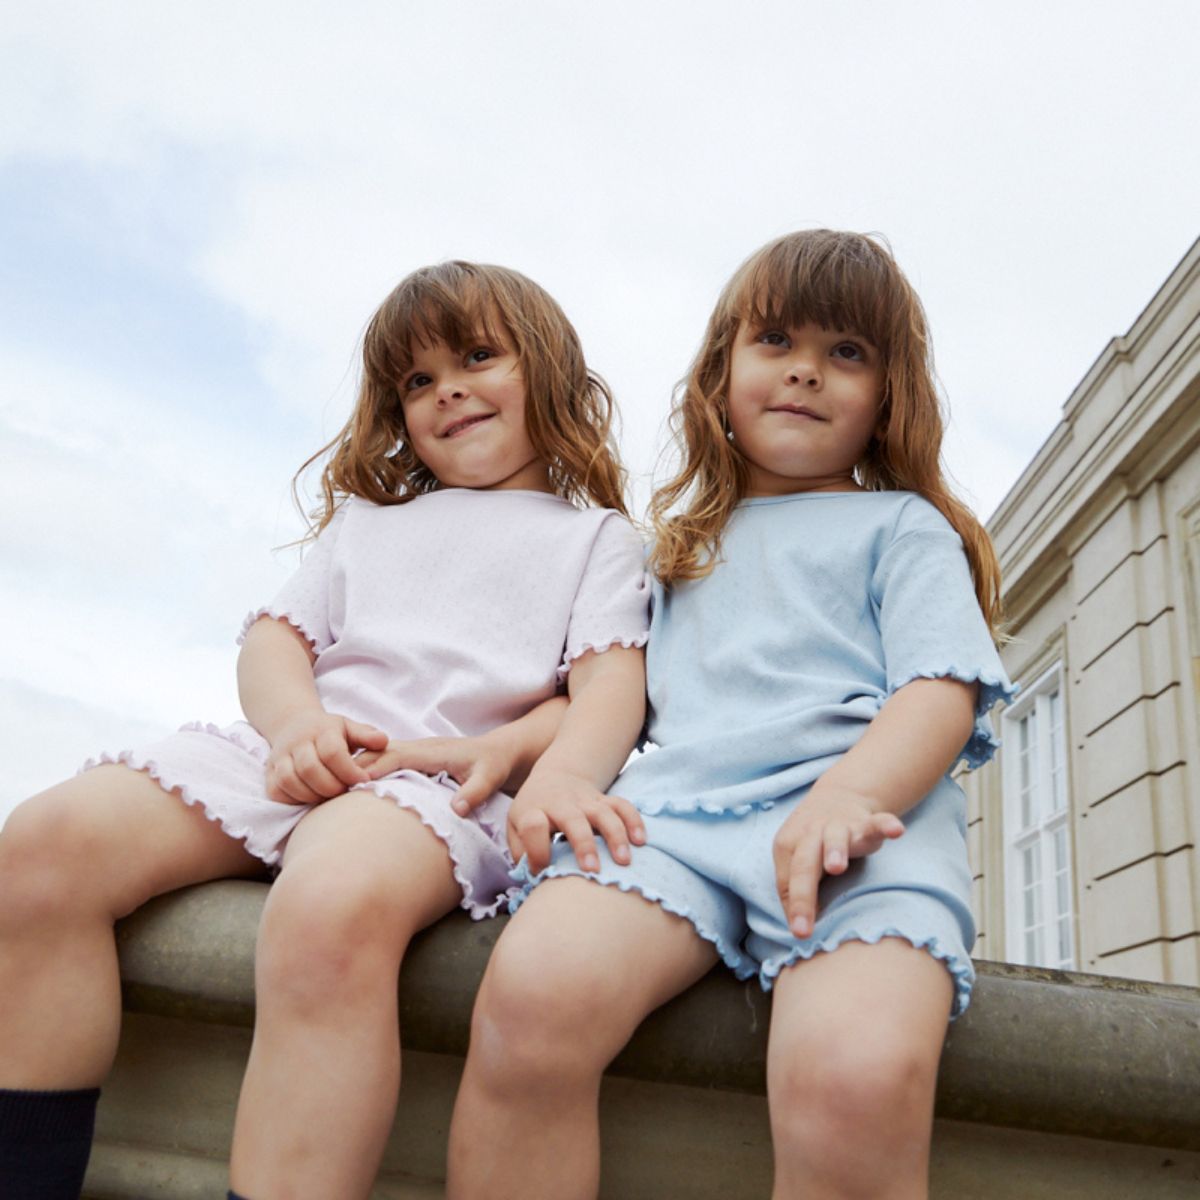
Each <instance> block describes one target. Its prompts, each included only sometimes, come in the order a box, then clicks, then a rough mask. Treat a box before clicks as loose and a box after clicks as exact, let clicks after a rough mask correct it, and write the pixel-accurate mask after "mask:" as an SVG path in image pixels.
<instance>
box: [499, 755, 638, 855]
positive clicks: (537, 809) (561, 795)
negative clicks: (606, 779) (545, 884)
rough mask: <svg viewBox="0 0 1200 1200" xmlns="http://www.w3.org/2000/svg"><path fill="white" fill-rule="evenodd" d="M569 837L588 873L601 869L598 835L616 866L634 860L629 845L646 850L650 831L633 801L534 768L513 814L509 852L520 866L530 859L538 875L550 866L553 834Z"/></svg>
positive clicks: (557, 772)
mask: <svg viewBox="0 0 1200 1200" xmlns="http://www.w3.org/2000/svg"><path fill="white" fill-rule="evenodd" d="M555 830H557V831H558V832H559V833H561V834H563V835H565V837H566V839H567V841H568V842H570V843H571V849H572V850H574V851H575V857H576V858H577V859H578V860H579V865H580V866H581V867H582V868H583V869H584V870H585V871H598V870H600V855H599V852H598V851H597V849H596V838H595V834H597V833H599V834H601V835H602V836H603V838H604V841H605V844H606V845H607V846H608V852H609V854H611V855H612V857H613V859H614V861H616V862H618V863H621V864H622V865H623V866H624V865H628V863H629V860H630V850H629V843H630V842H632V843H633V844H634V845H636V846H640V845H642V844H643V843H644V842H645V840H646V827H645V826H644V825H643V824H642V817H641V814H640V813H639V812H638V810H637V809H636V808H634V807H633V805H632V804H630V803H629V801H628V800H623V799H622V798H621V797H620V796H606V795H604V793H603V792H600V791H598V790H597V788H596V786H595V785H594V784H593V783H591V782H589V781H588V780H586V779H584V778H582V777H581V776H578V775H572V774H571V773H570V772H569V771H562V770H557V769H555V768H546V769H538V768H536V767H535V768H534V770H533V773H532V774H531V775H530V776H529V779H528V781H527V782H526V783H525V786H524V787H522V788H521V790H520V791H519V792H518V793H517V797H516V799H515V800H514V801H513V803H512V808H510V809H509V812H508V848H509V849H510V850H511V851H512V856H513V859H514V860H515V861H517V862H519V861H520V860H521V856H522V855H528V856H529V867H530V870H533V871H541V870H544V869H545V868H546V867H547V866H549V864H550V835H551V833H553V832H554V831H555Z"/></svg>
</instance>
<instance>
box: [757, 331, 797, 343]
mask: <svg viewBox="0 0 1200 1200" xmlns="http://www.w3.org/2000/svg"><path fill="white" fill-rule="evenodd" d="M757 340H758V341H759V342H761V343H762V344H763V345H764V346H788V345H790V344H791V343H790V341H789V339H788V335H787V334H786V333H784V332H783V330H782V329H766V330H764V331H763V332H762V333H760V334H759V335H758V338H757Z"/></svg>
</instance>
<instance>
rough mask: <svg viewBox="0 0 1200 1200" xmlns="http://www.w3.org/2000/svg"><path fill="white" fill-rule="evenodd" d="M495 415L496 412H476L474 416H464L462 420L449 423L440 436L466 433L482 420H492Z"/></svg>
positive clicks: (445, 436)
mask: <svg viewBox="0 0 1200 1200" xmlns="http://www.w3.org/2000/svg"><path fill="white" fill-rule="evenodd" d="M495 415H496V414H495V413H476V414H475V416H473V417H463V419H462V420H461V421H455V422H454V423H453V424H452V425H447V426H446V428H445V429H443V430H442V432H441V433H440V434H439V435H438V436H439V437H444V438H452V437H457V436H458V435H459V434H460V433H465V432H466V431H467V430H468V429H470V428H471V427H472V426H473V425H478V424H479V423H480V422H481V421H490V420H491V419H492V417H494V416H495Z"/></svg>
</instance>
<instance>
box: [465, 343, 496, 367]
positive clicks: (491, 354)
mask: <svg viewBox="0 0 1200 1200" xmlns="http://www.w3.org/2000/svg"><path fill="white" fill-rule="evenodd" d="M495 357H496V352H495V351H494V350H489V349H488V348H487V347H486V346H479V347H477V348H476V349H474V350H472V351H471V353H470V354H468V355H467V362H468V363H469V364H470V365H472V366H478V364H479V363H483V362H487V360H488V359H489V358H495Z"/></svg>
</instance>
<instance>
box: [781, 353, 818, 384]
mask: <svg viewBox="0 0 1200 1200" xmlns="http://www.w3.org/2000/svg"><path fill="white" fill-rule="evenodd" d="M787 381H788V383H797V384H799V385H800V386H801V387H808V388H817V387H820V386H821V367H820V362H819V359H818V358H817V356H816V355H815V354H812V353H809V352H808V351H804V350H801V351H798V352H797V353H796V354H794V355H793V356H792V358H791V360H790V361H789V363H788V374H787Z"/></svg>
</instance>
